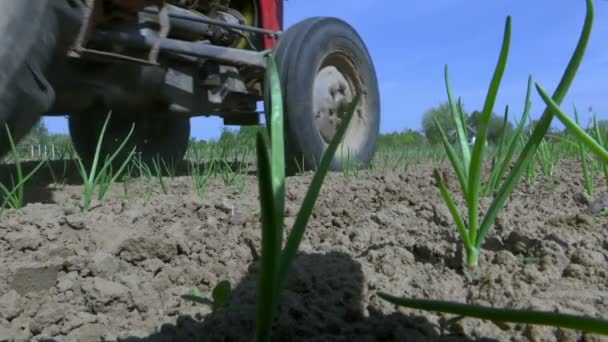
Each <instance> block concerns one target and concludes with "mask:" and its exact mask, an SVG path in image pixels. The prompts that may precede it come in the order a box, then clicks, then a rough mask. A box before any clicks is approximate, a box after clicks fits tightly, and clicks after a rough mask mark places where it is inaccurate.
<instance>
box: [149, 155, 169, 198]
mask: <svg viewBox="0 0 608 342" xmlns="http://www.w3.org/2000/svg"><path fill="white" fill-rule="evenodd" d="M152 166H153V167H154V171H155V173H156V178H158V183H159V184H160V188H161V189H162V190H163V194H165V195H166V194H168V191H167V187H166V186H165V182H164V181H163V169H162V167H161V161H160V157H157V158H154V159H152Z"/></svg>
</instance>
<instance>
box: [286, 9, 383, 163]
mask: <svg viewBox="0 0 608 342" xmlns="http://www.w3.org/2000/svg"><path fill="white" fill-rule="evenodd" d="M274 55H275V59H276V62H277V68H278V71H279V77H280V80H281V87H282V93H283V101H284V109H285V134H286V147H285V150H286V158H287V162H288V165H289V166H291V167H292V168H293V167H297V168H299V169H300V170H302V169H305V170H313V169H315V167H316V165H318V163H319V161H320V160H321V157H322V155H323V152H324V151H325V149H326V148H327V146H328V144H329V143H330V142H331V140H332V139H333V137H334V134H335V132H336V129H337V127H338V125H339V124H340V122H341V118H342V116H343V114H344V111H345V110H346V108H347V107H348V105H349V104H350V103H351V102H352V101H353V100H354V98H355V96H356V95H357V94H358V93H360V94H361V97H360V100H359V103H358V105H357V107H356V109H355V113H354V115H353V118H352V121H351V123H350V124H349V127H348V130H347V132H346V135H345V136H344V139H343V142H342V144H341V146H339V147H338V151H337V152H336V155H335V156H334V159H333V161H332V164H331V169H332V170H334V171H339V170H342V169H344V168H345V167H348V165H347V164H346V163H357V165H358V166H362V167H363V166H367V165H368V164H369V163H370V162H371V160H372V159H373V155H374V152H375V148H376V139H377V137H378V134H379V128H380V95H379V91H378V82H377V79H376V73H375V69H374V66H373V63H372V60H371V57H370V55H369V52H368V50H367V48H366V46H365V44H364V43H363V40H362V39H361V37H360V36H359V35H358V34H357V32H356V31H355V30H354V29H353V28H352V27H351V26H350V25H348V24H347V23H345V22H344V21H342V20H339V19H336V18H311V19H307V20H304V21H302V22H300V23H298V24H296V25H294V26H292V27H290V28H289V29H287V30H286V31H285V33H284V34H283V35H282V36H281V37H280V38H279V41H278V43H277V46H276V48H275V51H274Z"/></svg>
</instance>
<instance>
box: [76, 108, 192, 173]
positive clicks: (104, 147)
mask: <svg viewBox="0 0 608 342" xmlns="http://www.w3.org/2000/svg"><path fill="white" fill-rule="evenodd" d="M102 108H103V107H98V108H94V109H92V110H90V111H89V112H87V113H81V114H79V115H71V116H70V117H69V119H68V127H69V130H70V137H71V138H72V143H73V144H74V149H75V150H76V152H77V153H78V155H79V156H80V158H81V159H82V160H83V161H85V163H86V164H89V165H90V163H91V161H92V160H93V158H94V156H95V149H96V147H97V143H98V141H99V136H100V135H101V130H102V128H103V125H104V123H105V120H106V118H107V115H108V113H109V111H108V110H105V109H102ZM133 124H135V128H134V130H133V133H132V134H131V138H130V139H129V140H128V142H127V144H126V145H125V146H124V147H123V150H121V153H120V154H119V155H118V157H117V158H116V159H115V160H114V165H120V164H122V162H123V161H124V159H125V158H126V156H127V155H128V154H129V152H130V151H131V150H132V149H133V148H134V147H135V149H136V152H137V154H138V156H139V157H140V158H141V160H142V161H143V162H145V163H147V164H148V165H149V166H151V165H152V161H153V160H154V159H157V158H158V159H159V160H164V161H166V162H179V161H181V160H182V159H183V158H184V155H185V154H186V150H187V149H188V141H189V139H190V118H187V117H182V118H176V117H166V116H153V115H149V116H139V117H136V118H132V117H127V116H121V115H119V114H117V113H112V114H111V116H110V121H109V122H108V126H107V128H106V131H105V134H104V139H103V140H102V144H101V153H100V154H101V155H100V157H101V160H103V159H104V158H105V156H109V155H112V154H113V153H114V152H115V151H116V150H117V149H118V147H119V146H120V143H121V142H123V141H124V140H125V139H126V137H127V135H128V134H129V131H130V130H131V127H132V125H133Z"/></svg>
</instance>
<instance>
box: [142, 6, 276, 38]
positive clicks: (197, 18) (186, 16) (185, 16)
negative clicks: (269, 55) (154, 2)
mask: <svg viewBox="0 0 608 342" xmlns="http://www.w3.org/2000/svg"><path fill="white" fill-rule="evenodd" d="M175 8H176V7H174V6H172V7H170V8H169V18H175V19H181V20H188V21H194V22H198V23H203V24H210V25H217V26H221V27H226V28H230V29H233V30H241V31H248V32H254V33H259V34H267V35H269V36H271V37H274V38H278V37H279V36H280V35H281V32H280V31H273V30H266V29H262V28H259V27H253V26H248V25H241V24H232V23H227V22H225V21H222V20H217V19H211V18H209V17H205V16H202V15H196V14H192V13H189V12H188V11H186V10H181V9H180V11H179V13H178V12H177V11H176V10H175ZM142 12H144V13H148V14H154V15H158V14H159V12H158V9H156V8H154V7H146V8H144V9H143V10H142Z"/></svg>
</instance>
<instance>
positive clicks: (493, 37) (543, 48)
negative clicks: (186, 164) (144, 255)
mask: <svg viewBox="0 0 608 342" xmlns="http://www.w3.org/2000/svg"><path fill="white" fill-rule="evenodd" d="M595 9H596V18H595V25H594V30H593V33H592V37H591V41H590V44H589V47H588V50H587V54H586V56H585V60H584V62H583V64H582V66H581V68H580V70H579V73H578V76H577V78H576V80H575V82H574V84H573V86H572V88H571V90H570V92H569V96H568V97H567V98H566V99H565V101H564V102H563V108H564V109H566V110H567V111H568V112H569V113H571V112H572V106H573V105H576V106H577V108H578V109H579V113H580V114H581V117H582V119H583V123H587V122H588V120H589V118H590V116H589V115H588V113H587V109H588V108H589V107H590V106H592V107H593V110H594V111H595V112H597V114H598V117H599V118H601V119H608V96H607V95H608V94H607V90H608V1H605V0H596V1H595ZM508 15H511V16H512V38H511V52H510V56H509V60H508V64H507V69H506V72H505V76H504V78H503V82H502V86H501V90H500V92H499V97H498V100H497V103H496V106H495V109H494V110H495V112H497V113H501V114H502V113H503V111H504V108H505V105H507V104H508V105H509V108H510V115H511V116H512V117H513V116H516V117H519V116H520V115H521V112H522V109H523V103H524V99H525V93H526V83H527V79H528V75H532V77H533V79H534V81H536V82H539V83H540V84H541V85H542V86H543V87H544V88H545V89H546V90H547V91H549V92H552V91H553V89H554V88H555V86H556V85H557V82H558V81H559V78H560V77H561V73H562V72H563V70H564V68H565V66H566V64H567V63H568V60H569V58H570V56H571V54H572V51H573V50H574V47H575V45H576V41H577V39H578V36H579V34H580V31H581V28H582V23H583V19H584V15H585V1H584V0H576V1H575V0H569V1H555V0H534V1H522V0H519V1H513V0H512V1H505V0H493V1H487V0H466V1H465V0H460V1H457V0H432V1H406V0H288V1H286V4H285V24H286V26H287V27H289V26H290V25H293V24H294V23H296V22H298V21H300V20H302V19H305V18H307V17H311V16H335V17H339V18H342V19H344V20H346V21H347V22H349V23H350V24H351V25H353V26H354V27H355V29H357V30H358V32H359V33H360V35H361V36H362V37H363V39H364V40H365V42H366V44H367V46H368V48H369V50H370V53H371V55H372V58H373V61H374V64H375V67H376V72H377V74H378V81H379V84H380V91H381V106H382V114H381V115H382V116H381V131H382V132H393V131H402V130H404V129H407V128H411V129H416V130H419V129H420V123H421V118H422V114H423V113H424V112H425V111H426V110H427V109H429V108H430V107H433V106H436V105H438V104H439V103H440V102H442V101H445V100H446V99H447V96H446V92H445V87H444V79H443V70H444V65H445V64H448V65H449V68H450V76H451V77H450V78H451V83H452V88H453V90H454V93H455V95H456V96H460V97H462V101H463V104H464V106H465V109H466V110H467V111H472V110H475V109H480V108H481V107H482V105H483V101H484V98H485V94H486V91H487V87H488V84H489V82H490V78H491V76H492V72H493V70H494V67H495V65H496V61H497V58H498V53H499V49H500V44H501V41H502V35H503V31H504V26H505V20H506V17H507V16H508ZM543 109H544V105H543V102H542V100H541V99H540V98H539V97H538V96H537V95H536V93H535V96H534V98H533V104H532V115H533V117H538V116H539V115H540V112H542V110H543ZM46 120H47V126H48V127H49V130H50V131H51V132H66V131H67V128H66V127H67V124H66V122H65V119H63V118H47V119H46ZM556 126H559V125H558V124H556ZM222 127H223V126H222V123H221V120H219V119H214V118H195V119H193V121H192V135H193V136H194V137H196V138H198V139H210V138H215V137H217V136H219V134H220V131H221V129H222Z"/></svg>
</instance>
